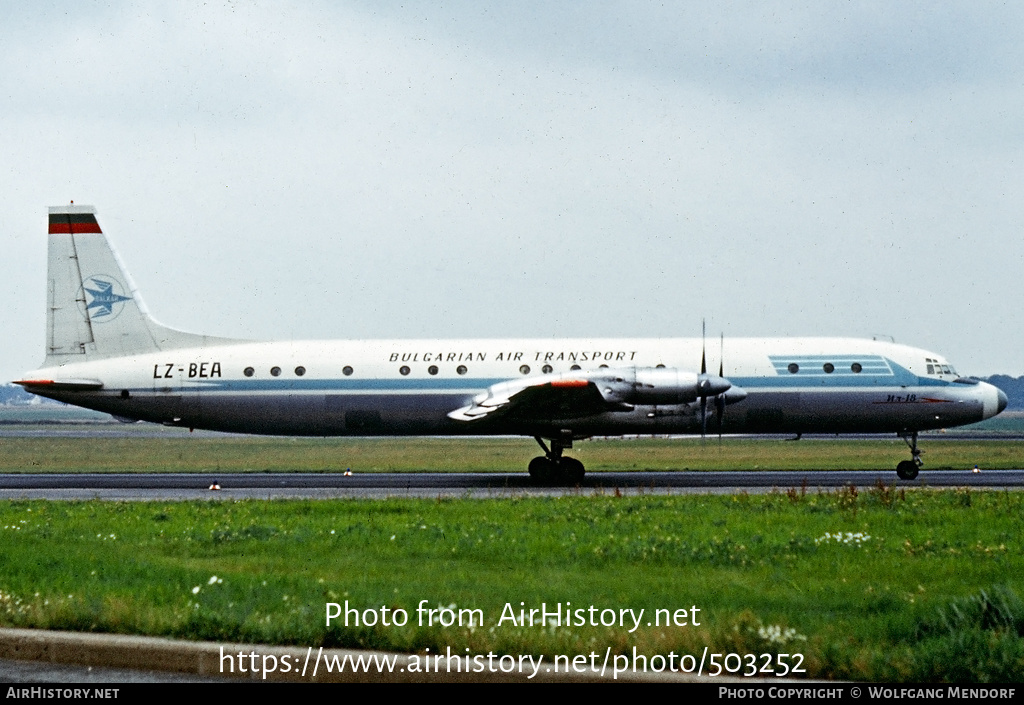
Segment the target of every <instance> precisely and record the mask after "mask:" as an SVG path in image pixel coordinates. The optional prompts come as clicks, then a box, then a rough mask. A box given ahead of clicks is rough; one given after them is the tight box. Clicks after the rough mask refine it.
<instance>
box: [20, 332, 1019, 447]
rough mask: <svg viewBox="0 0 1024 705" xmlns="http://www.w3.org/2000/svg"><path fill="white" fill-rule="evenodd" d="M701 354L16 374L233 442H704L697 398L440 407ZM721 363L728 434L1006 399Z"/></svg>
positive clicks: (937, 412) (801, 347) (863, 420)
mask: <svg viewBox="0 0 1024 705" xmlns="http://www.w3.org/2000/svg"><path fill="white" fill-rule="evenodd" d="M713 347H716V348H717V347H718V346H713ZM702 351H703V342H702V341H701V340H700V339H685V338H682V339H681V338H665V339H632V338H622V339H565V340H559V339H550V340H549V339H529V340H513V339H509V340H490V339H475V340H375V341H315V340H314V341H300V342H269V343H235V344H222V345H212V346H204V347H195V348H180V349H170V350H164V351H160V352H152V353H147V354H140V355H133V356H125V357H111V358H108V359H99V360H97V359H91V360H89V361H84V362H77V363H68V364H63V365H60V366H56V367H49V368H44V369H41V370H37V371H35V372H32V373H30V375H29V376H28V377H27V378H26V379H35V380H53V381H54V382H55V384H54V385H52V386H50V387H47V386H46V385H36V386H30V387H29V388H30V389H31V391H33V392H36V393H38V394H42V395H44V396H49V397H53V398H55V399H60V400H61V401H65V402H69V403H72V404H76V405H80V406H84V407H89V408H93V409H98V410H101V411H106V412H109V413H112V414H115V415H117V416H121V417H127V418H135V419H143V420H146V421H154V422H160V423H166V424H174V425H181V426H188V427H194V428H206V429H213V430H221V431H235V432H243V433H261V434H287V435H316V436H334V435H449V434H450V435H489V434H524V435H534V436H544V437H555V436H556V435H557V434H559V433H565V432H566V431H568V432H570V433H571V435H572V436H574V437H584V436H593V435H620V434H634V433H699V432H701V429H702V423H701V413H702V412H701V409H700V405H701V402H700V401H699V400H697V401H690V402H686V403H680V404H631V405H623V406H622V407H621V408H614V409H610V410H607V411H601V412H600V413H588V414H579V415H577V414H574V413H573V412H572V410H571V409H569V410H561V411H559V410H546V411H541V412H538V413H537V414H526V415H523V414H518V415H512V416H507V415H506V416H501V417H498V418H481V419H479V420H476V421H465V420H459V419H456V418H452V417H451V416H450V414H451V413H452V412H453V411H455V410H456V409H460V408H462V407H466V405H469V404H472V403H473V400H474V399H475V398H478V397H479V396H480V395H481V394H484V393H486V392H487V390H488V389H489V388H492V387H494V385H499V384H502V383H506V382H509V381H510V380H518V379H526V380H529V379H531V378H535V377H545V378H549V379H566V378H572V376H573V375H574V374H580V375H585V374H588V373H594V372H595V371H600V370H601V369H603V368H607V370H609V371H610V372H612V373H615V371H617V370H618V371H621V370H632V369H634V368H637V369H650V368H655V369H656V368H659V367H662V366H664V367H666V368H675V369H678V370H686V371H688V372H693V373H696V372H699V371H700V363H701V356H702ZM719 357H721V363H722V364H721V370H722V376H724V377H725V378H726V379H727V380H728V381H729V382H730V383H731V384H732V385H733V387H735V388H741V389H742V390H743V391H745V392H746V395H745V398H741V399H740V400H738V401H736V402H735V403H732V402H730V403H729V404H728V406H727V407H726V408H725V410H724V413H722V414H721V425H722V428H723V430H724V431H725V432H726V433H758V432H779V433H782V432H785V433H804V432H807V433H810V432H824V433H857V432H895V433H906V432H914V431H919V430H926V429H933V428H942V427H951V426H957V425H961V424H967V423H973V422H976V421H981V420H983V419H986V418H989V417H991V416H994V415H995V414H997V413H998V412H999V411H1001V410H1002V408H1003V407H1005V405H1006V397H1005V395H1003V394H1002V393H1001V392H1000V391H999V390H998V389H996V388H995V387H993V386H991V385H989V384H986V383H983V382H975V381H973V380H958V379H957V376H956V374H955V373H954V372H953V371H952V369H951V368H950V367H949V365H948V363H947V362H946V361H945V360H944V359H943V358H941V357H940V356H938V355H936V354H934V353H930V352H927V351H925V350H920V349H916V348H912V347H907V346H904V345H896V344H893V343H888V342H881V341H874V340H862V339H847V338H742V339H726V340H725V341H724V343H722V347H721V350H720V351H719V350H708V351H707V368H708V369H710V370H715V371H717V370H718V369H719V364H720V360H719ZM61 380H85V381H89V382H93V383H98V384H99V385H101V386H99V388H95V387H96V384H92V385H91V386H92V387H93V388H88V387H89V386H90V385H88V384H82V385H79V386H78V388H74V385H71V384H64V385H61V384H59V383H60V382H61ZM704 413H705V414H706V413H707V412H706V410H705V412H704ZM706 423H707V422H706V421H705V425H706Z"/></svg>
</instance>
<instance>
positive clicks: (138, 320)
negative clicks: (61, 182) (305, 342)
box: [44, 205, 239, 367]
mask: <svg viewBox="0 0 1024 705" xmlns="http://www.w3.org/2000/svg"><path fill="white" fill-rule="evenodd" d="M48 266H49V273H48V276H47V294H46V303H47V312H46V362H45V363H44V364H45V366H47V367H49V366H53V365H62V364H66V363H69V362H75V361H84V360H86V359H91V358H105V357H120V356H125V355H139V354H143V353H148V352H156V351H159V350H167V349H172V348H188V347H200V346H203V345H209V344H224V343H229V342H239V341H229V340H224V339H217V338H209V337H207V336H202V335H194V334H192V333H183V332H181V331H177V330H174V329H172V328H167V327H166V326H162V325H160V324H159V323H157V322H156V321H154V320H153V319H152V318H151V317H150V315H149V314H148V313H147V311H146V309H145V306H144V305H143V303H142V300H141V298H140V297H139V293H138V291H137V290H136V289H135V287H134V286H133V285H132V282H131V280H130V279H129V278H128V275H127V272H125V270H124V268H123V267H122V266H121V263H120V261H119V260H118V257H117V255H116V253H115V252H114V250H113V248H111V246H110V243H109V242H107V238H106V236H105V235H104V234H103V232H102V231H101V230H100V226H99V223H98V222H97V220H96V210H95V209H94V208H93V207H92V206H74V205H72V206H58V207H55V208H50V228H49V252H48Z"/></svg>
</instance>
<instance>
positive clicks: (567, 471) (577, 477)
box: [559, 457, 587, 485]
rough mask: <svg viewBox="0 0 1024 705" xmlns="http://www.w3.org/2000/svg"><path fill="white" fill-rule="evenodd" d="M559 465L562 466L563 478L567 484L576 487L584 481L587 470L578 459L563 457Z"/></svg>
mask: <svg viewBox="0 0 1024 705" xmlns="http://www.w3.org/2000/svg"><path fill="white" fill-rule="evenodd" d="M559 464H560V465H561V466H562V477H563V478H564V479H565V481H566V482H569V483H571V484H573V485H576V484H579V483H580V482H582V481H583V476H584V475H585V474H586V472H587V470H586V468H584V467H583V463H581V462H580V461H578V460H576V458H566V457H563V458H562V462H561V463H559Z"/></svg>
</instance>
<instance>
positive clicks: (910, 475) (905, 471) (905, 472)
mask: <svg viewBox="0 0 1024 705" xmlns="http://www.w3.org/2000/svg"><path fill="white" fill-rule="evenodd" d="M917 473H918V468H917V463H915V462H914V461H913V460H904V461H902V462H901V463H900V464H899V465H897V466H896V474H897V475H899V476H900V479H901V480H913V479H915V478H916V477H917Z"/></svg>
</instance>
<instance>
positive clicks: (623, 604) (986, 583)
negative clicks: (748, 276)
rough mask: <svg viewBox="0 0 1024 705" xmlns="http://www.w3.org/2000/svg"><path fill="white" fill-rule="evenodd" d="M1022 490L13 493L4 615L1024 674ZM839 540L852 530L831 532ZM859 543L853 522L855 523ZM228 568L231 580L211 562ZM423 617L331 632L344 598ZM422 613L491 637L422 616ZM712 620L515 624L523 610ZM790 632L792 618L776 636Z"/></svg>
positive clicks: (871, 668) (4, 527)
mask: <svg viewBox="0 0 1024 705" xmlns="http://www.w3.org/2000/svg"><path fill="white" fill-rule="evenodd" d="M1022 510H1024V494H1021V493H1008V492H975V491H969V490H966V489H962V490H949V491H930V490H895V489H893V488H890V487H885V486H880V487H878V488H876V489H874V490H872V491H870V492H857V491H856V490H853V489H849V488H848V489H846V490H842V491H838V492H834V493H824V494H819V493H813V492H812V493H804V492H802V491H800V490H798V489H794V490H790V491H788V492H784V493H772V494H768V495H753V496H748V495H745V494H740V495H734V496H713V495H707V496H672V497H664V496H641V497H616V496H614V495H600V494H595V495H590V496H583V495H577V496H564V497H559V498H511V499H502V500H438V501H432V500H414V499H392V500H386V501H362V500H359V501H357V500H332V501H301V502H299V501H275V502H263V501H240V502H208V501H204V502H177V503H156V502H154V503H112V502H99V501H92V502H45V501H6V502H2V503H0V622H2V623H3V624H6V625H9V626H22V627H40V628H51V629H77V630H85V631H109V632H124V633H144V634H157V635H168V636H175V637H185V638H191V639H208V640H214V641H232V642H257V643H290V644H299V645H303V646H318V645H325V646H350V647H365V648H382V649H395V650H400V651H417V650H418V651H422V650H424V649H426V648H430V649H431V653H437V650H438V649H441V650H443V649H444V648H445V647H449V646H450V647H451V649H452V650H453V652H457V653H465V652H464V649H467V648H468V649H470V650H471V651H472V652H473V653H483V652H487V651H488V650H493V651H495V652H497V653H512V654H520V653H523V654H526V653H532V654H537V653H544V654H546V655H548V656H553V655H555V654H570V655H571V654H577V653H583V654H586V653H589V652H590V651H592V650H594V649H597V650H598V651H601V652H602V653H603V650H604V648H605V647H606V646H610V647H611V648H612V650H613V653H630V654H631V653H632V651H631V649H632V648H633V647H634V646H635V647H637V648H638V650H639V651H640V652H642V653H647V654H650V655H653V654H657V653H660V654H668V653H669V652H670V651H674V652H675V653H676V654H686V653H689V654H694V653H695V654H698V655H699V654H700V652H701V651H702V649H703V648H704V647H705V646H707V647H709V648H710V650H711V652H723V653H728V652H734V653H757V654H760V653H776V652H782V653H802V654H804V656H805V665H806V667H807V669H808V672H807V676H809V677H820V678H851V679H870V680H879V681H900V680H903V681H942V680H949V681H985V680H999V681H1014V680H1019V678H1020V676H1021V674H1022V673H1024V638H1022V637H1024V608H1022V606H1021V601H1020V599H1019V597H1018V596H1019V595H1024V553H1022V551H1021V548H1022V538H1024V528H1022V523H1021V521H1020V517H1021V513H1022ZM836 534H839V535H840V536H839V539H838V540H837V539H836ZM848 535H849V536H848ZM214 576H215V577H214ZM346 600H347V601H348V602H349V603H350V604H351V605H353V606H357V607H358V608H359V609H360V610H362V609H367V608H369V609H377V610H379V609H380V607H381V606H387V607H388V608H389V609H392V610H393V609H397V608H402V609H405V610H406V611H407V612H408V613H409V614H410V616H411V619H410V624H409V625H406V626H404V627H394V626H393V627H387V628H384V627H380V626H376V627H365V626H362V627H350V628H345V627H343V626H337V623H335V625H334V626H332V627H330V628H328V627H326V626H325V624H324V621H325V620H324V611H325V604H326V603H327V602H339V603H344V602H345V601H346ZM420 600H427V604H428V605H430V606H432V607H436V606H438V605H452V604H454V605H456V606H457V607H458V608H467V609H480V610H482V612H483V614H484V615H485V624H484V625H482V626H479V627H475V628H468V627H465V626H464V627H461V628H460V627H458V626H453V627H449V628H444V627H439V626H433V627H428V626H422V627H421V626H418V625H416V624H415V622H416V608H417V606H418V605H419V603H420ZM520 602H525V603H526V605H527V607H537V608H539V607H540V604H541V603H542V602H546V603H547V604H548V606H549V607H550V606H551V605H552V604H553V603H559V602H561V603H565V602H571V603H572V605H573V607H577V608H578V607H588V606H590V605H594V606H597V607H599V608H602V609H603V608H612V609H616V610H618V609H620V608H622V609H628V608H633V609H637V610H639V609H640V608H643V609H645V610H646V612H645V615H650V614H651V611H652V610H654V609H659V608H661V609H670V610H676V609H682V608H690V607H691V606H693V605H696V606H697V607H699V608H700V610H701V611H700V613H699V621H700V622H701V623H700V626H687V627H664V626H662V627H648V626H646V621H647V619H646V617H645V619H644V626H641V627H640V628H639V629H637V630H636V631H635V632H634V633H633V634H630V633H629V632H628V630H627V629H624V628H618V627H612V628H610V627H602V626H597V627H592V626H571V627H568V628H566V627H563V628H557V629H555V628H540V627H532V628H531V627H521V626H513V625H510V624H508V623H506V624H503V625H501V626H498V625H497V624H496V622H497V620H498V618H499V616H500V614H501V613H502V610H503V608H504V606H505V604H506V603H508V604H511V605H512V606H513V607H514V608H515V609H517V610H518V608H519V606H520ZM772 627H778V629H777V630H773V629H772Z"/></svg>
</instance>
